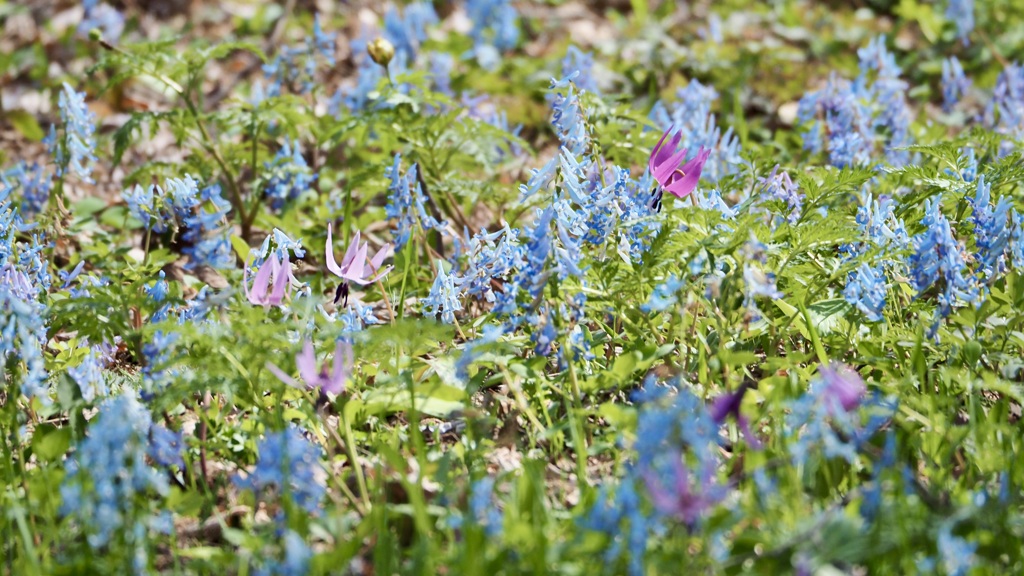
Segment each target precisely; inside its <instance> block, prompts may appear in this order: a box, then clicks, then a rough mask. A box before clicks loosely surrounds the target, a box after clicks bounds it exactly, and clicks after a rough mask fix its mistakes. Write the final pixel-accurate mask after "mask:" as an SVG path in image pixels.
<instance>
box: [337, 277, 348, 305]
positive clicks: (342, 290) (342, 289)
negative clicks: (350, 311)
mask: <svg viewBox="0 0 1024 576" xmlns="http://www.w3.org/2000/svg"><path fill="white" fill-rule="evenodd" d="M343 298H344V301H343V302H342V303H341V306H342V307H345V306H348V282H342V283H341V284H340V285H339V286H338V289H337V290H336V291H335V292H334V303H335V304H337V303H338V300H341V299H343Z"/></svg>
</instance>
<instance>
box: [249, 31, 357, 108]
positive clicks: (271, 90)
mask: <svg viewBox="0 0 1024 576" xmlns="http://www.w3.org/2000/svg"><path fill="white" fill-rule="evenodd" d="M336 37H337V34H334V33H331V34H325V33H324V31H323V29H322V28H321V27H320V18H319V16H318V17H317V18H316V19H314V21H313V35H312V36H309V37H307V38H306V42H305V44H304V45H300V46H284V47H282V48H281V50H280V51H278V53H277V55H276V56H275V57H274V59H273V60H271V61H270V62H269V63H267V64H264V65H263V74H264V77H265V78H266V80H267V81H268V82H269V85H268V86H267V87H266V88H263V86H262V85H261V84H254V85H253V94H252V96H251V98H250V99H251V100H252V102H253V103H254V104H259V103H260V102H262V101H263V100H264V99H265V98H273V97H276V96H280V95H281V94H283V93H284V91H285V89H290V90H293V91H295V92H296V93H298V94H306V93H308V92H311V91H312V90H313V87H314V86H316V71H317V67H318V66H319V65H320V62H321V61H322V62H323V63H324V65H325V66H327V67H331V66H334V65H335V64H336V59H335V56H334V51H335V39H336Z"/></svg>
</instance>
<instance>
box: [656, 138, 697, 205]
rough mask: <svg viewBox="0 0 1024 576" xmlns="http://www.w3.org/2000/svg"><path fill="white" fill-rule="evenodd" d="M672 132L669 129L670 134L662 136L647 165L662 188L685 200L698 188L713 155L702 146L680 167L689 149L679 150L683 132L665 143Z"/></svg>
mask: <svg viewBox="0 0 1024 576" xmlns="http://www.w3.org/2000/svg"><path fill="white" fill-rule="evenodd" d="M671 131H672V129H671V128H669V130H668V132H665V133H664V134H662V136H661V140H658V145H657V146H655V147H654V150H652V151H651V158H650V160H649V161H648V162H647V165H648V167H650V169H651V176H653V177H654V179H655V180H657V182H658V184H660V185H661V187H662V188H664V189H665V190H668V191H669V192H671V193H672V194H674V195H675V196H676V197H678V198H685V197H686V196H687V195H689V194H690V193H691V192H693V190H694V188H696V187H697V182H698V181H699V180H700V171H701V170H702V169H703V168H704V163H705V162H707V160H708V156H710V155H711V150H705V149H704V147H703V146H701V147H700V151H698V152H697V155H696V156H694V157H693V159H692V160H690V161H689V162H687V163H686V164H683V165H682V167H680V166H679V165H680V164H681V163H682V162H683V161H684V160H686V152H687V149H686V148H683V149H682V150H679V149H678V147H679V141H680V140H681V139H682V137H683V135H682V133H681V132H676V133H675V134H674V135H673V136H672V140H670V141H669V142H668V143H667V144H666V143H665V138H668V135H669V133H670V132H671Z"/></svg>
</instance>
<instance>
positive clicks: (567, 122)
mask: <svg viewBox="0 0 1024 576" xmlns="http://www.w3.org/2000/svg"><path fill="white" fill-rule="evenodd" d="M577 75H578V73H576V72H574V73H573V74H571V75H569V76H568V77H566V78H564V79H562V80H554V79H552V80H551V89H552V90H559V89H562V88H564V89H565V93H564V94H563V93H562V92H556V93H555V96H554V98H553V100H552V104H551V112H552V115H551V125H552V126H553V127H554V128H555V133H556V134H557V135H558V141H559V142H560V144H561V149H560V153H559V154H558V155H555V156H553V157H552V158H551V159H550V160H549V161H548V163H547V164H545V165H544V166H543V167H542V168H539V169H535V170H533V171H532V172H531V174H530V178H529V180H528V181H527V182H526V184H521V185H520V186H519V193H520V196H521V197H522V198H526V197H529V196H531V195H533V194H535V193H537V192H538V191H540V190H542V189H546V188H547V187H548V186H549V185H550V184H551V182H552V181H553V180H554V177H555V173H556V172H557V170H558V168H559V167H560V166H561V165H562V159H563V157H565V156H569V157H571V158H572V159H573V161H576V163H577V164H579V162H578V161H577V160H576V158H578V157H581V156H583V155H584V154H586V153H587V152H588V151H589V148H590V129H589V128H588V124H587V116H586V109H585V108H584V107H583V104H582V103H581V102H580V99H579V92H578V91H577V89H576V85H575V83H574V79H575V77H576V76H577Z"/></svg>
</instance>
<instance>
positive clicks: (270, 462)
mask: <svg viewBox="0 0 1024 576" xmlns="http://www.w3.org/2000/svg"><path fill="white" fill-rule="evenodd" d="M257 452H258V453H259V459H258V460H257V461H256V468H255V469H254V470H252V472H250V473H249V474H247V475H246V476H244V477H243V476H241V475H238V476H235V477H234V478H233V481H234V483H235V485H236V486H238V487H239V488H241V489H243V490H252V491H253V492H255V493H256V494H257V496H259V497H261V498H262V497H265V496H266V495H267V491H268V490H271V489H274V490H277V491H278V493H279V494H282V495H284V496H287V497H288V498H290V499H291V501H292V502H293V503H294V504H295V505H296V506H299V507H300V508H302V509H304V510H306V511H307V512H309V513H310V514H315V513H316V512H317V509H318V508H319V507H320V501H321V500H322V499H323V496H324V493H325V492H326V490H327V489H326V487H325V485H324V479H323V478H322V475H321V474H319V473H318V468H319V466H320V458H321V456H322V454H323V452H322V450H321V449H320V446H318V445H316V444H314V443H313V442H310V441H309V440H308V439H307V438H306V436H305V435H304V434H303V433H302V430H300V429H299V428H297V427H296V426H289V427H288V428H285V429H284V430H282V431H280V432H270V433H267V434H266V435H265V436H264V437H263V439H262V440H260V442H259V446H258V448H257Z"/></svg>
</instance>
